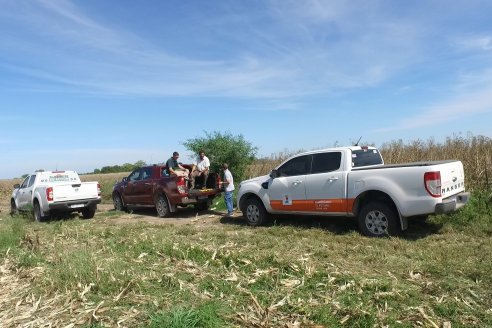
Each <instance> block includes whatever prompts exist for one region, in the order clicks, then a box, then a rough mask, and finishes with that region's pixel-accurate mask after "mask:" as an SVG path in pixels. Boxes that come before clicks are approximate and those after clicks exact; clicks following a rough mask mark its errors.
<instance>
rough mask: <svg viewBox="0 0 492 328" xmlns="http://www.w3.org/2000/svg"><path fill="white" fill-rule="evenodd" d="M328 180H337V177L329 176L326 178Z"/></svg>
mask: <svg viewBox="0 0 492 328" xmlns="http://www.w3.org/2000/svg"><path fill="white" fill-rule="evenodd" d="M328 180H330V181H333V180H338V177H331V178H328Z"/></svg>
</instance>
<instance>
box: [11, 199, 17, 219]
mask: <svg viewBox="0 0 492 328" xmlns="http://www.w3.org/2000/svg"><path fill="white" fill-rule="evenodd" d="M17 213H19V209H18V208H17V205H15V200H13V199H11V200H10V216H15V215H17Z"/></svg>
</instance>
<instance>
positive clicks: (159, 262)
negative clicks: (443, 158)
mask: <svg viewBox="0 0 492 328" xmlns="http://www.w3.org/2000/svg"><path fill="white" fill-rule="evenodd" d="M118 216H119V215H118V213H117V212H108V213H106V214H105V213H98V215H97V216H96V218H95V219H94V220H88V221H84V220H69V221H59V222H53V223H51V224H44V225H39V224H35V223H31V222H23V221H22V218H14V219H10V218H7V217H3V218H2V221H0V232H5V231H9V230H12V231H17V232H16V234H17V235H18V236H19V239H18V243H17V244H14V245H12V246H11V247H9V249H8V250H7V249H6V248H5V245H3V248H2V247H0V251H1V252H2V254H5V257H4V259H3V260H2V262H1V263H0V272H1V278H0V296H1V297H0V325H1V326H2V327H19V326H20V327H39V326H46V327H66V326H80V325H86V326H87V327H88V326H91V325H92V326H96V327H159V326H171V327H265V328H266V327H334V326H338V327H353V326H359V327H384V326H391V327H394V326H401V327H411V326H422V327H444V326H449V325H452V326H453V327H455V326H482V327H485V326H490V325H492V303H491V302H492V301H491V300H492V292H491V291H492V280H491V277H490V272H491V271H492V266H491V262H490V261H489V257H490V254H492V241H491V239H490V235H487V234H480V233H479V234H475V233H473V234H468V233H461V232H456V231H452V230H445V231H443V233H440V234H437V233H434V234H429V230H433V229H435V228H436V227H435V226H434V225H433V224H432V223H429V224H427V225H425V224H424V225H421V226H417V227H415V226H414V227H413V228H412V229H413V230H412V231H411V232H410V234H409V235H408V238H396V239H369V238H365V237H362V236H360V235H359V234H358V233H356V232H355V231H354V229H355V227H353V225H352V224H351V223H350V222H347V221H344V220H342V221H340V222H338V223H337V224H335V225H333V224H332V223H329V222H327V221H323V220H321V219H312V220H304V221H303V223H302V224H300V223H299V222H298V221H297V220H295V219H291V220H290V221H285V220H284V221H282V222H281V223H280V222H279V224H278V225H276V226H271V227H264V228H257V229H251V228H249V227H246V226H244V225H243V224H242V223H241V221H236V220H230V219H229V220H224V219H223V220H221V221H216V222H215V224H212V225H210V226H209V227H206V226H200V227H199V226H196V225H194V224H193V223H190V224H189V225H184V226H173V225H164V226H156V225H147V224H138V223H135V224H127V225H115V223H114V222H115V221H116V220H118ZM330 222H331V221H330ZM344 222H345V223H344ZM0 246H1V245H0ZM207 309H208V310H207ZM210 309H213V311H212V312H213V313H210ZM186 315H188V316H191V317H192V318H194V321H193V320H192V321H190V322H197V323H196V324H192V323H189V324H187V325H171V324H166V325H164V324H162V322H171V321H169V320H171V319H169V318H170V317H171V318H172V317H176V316H186Z"/></svg>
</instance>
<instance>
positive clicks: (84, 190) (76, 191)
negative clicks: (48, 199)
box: [53, 182, 98, 202]
mask: <svg viewBox="0 0 492 328" xmlns="http://www.w3.org/2000/svg"><path fill="white" fill-rule="evenodd" d="M97 194H98V190H97V182H83V183H78V184H63V185H54V186H53V201H54V202H66V201H73V200H79V199H80V200H82V199H91V198H98V195H97Z"/></svg>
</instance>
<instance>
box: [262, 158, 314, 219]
mask: <svg viewBox="0 0 492 328" xmlns="http://www.w3.org/2000/svg"><path fill="white" fill-rule="evenodd" d="M310 159H311V157H310V156H309V155H304V156H299V157H295V158H293V159H291V160H289V161H288V162H285V163H284V164H283V165H282V166H281V167H279V168H278V169H277V173H278V177H276V178H273V179H271V180H270V184H269V186H268V195H269V197H270V206H271V207H272V209H273V210H274V211H277V212H303V211H305V205H306V204H305V202H306V189H305V185H306V182H305V178H306V174H307V172H308V169H309V166H310Z"/></svg>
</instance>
